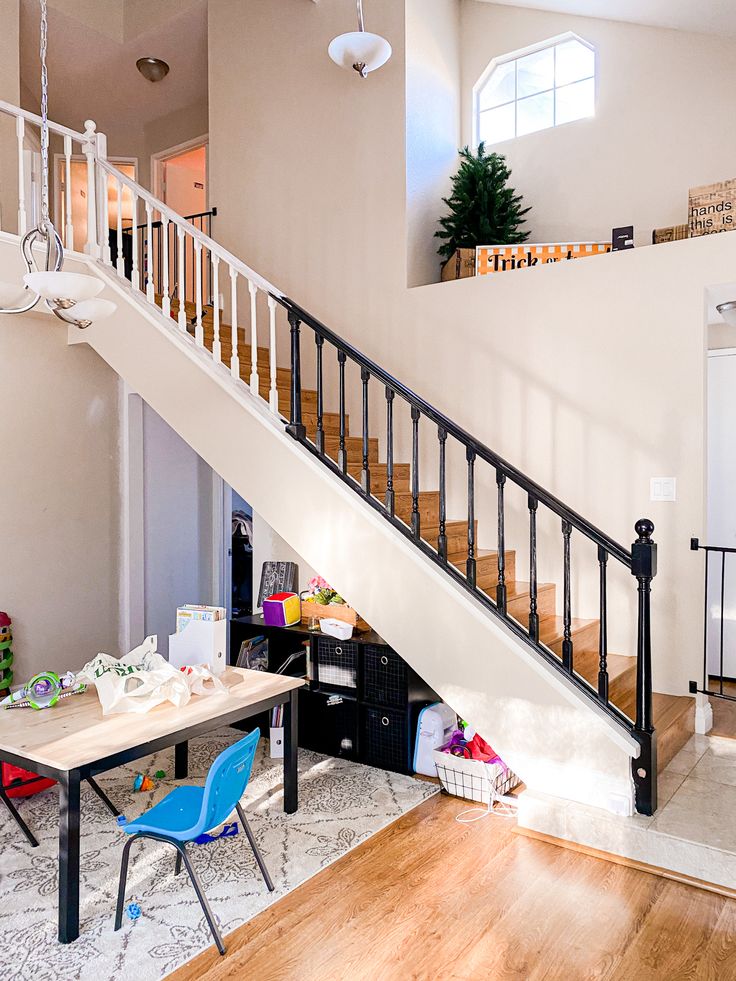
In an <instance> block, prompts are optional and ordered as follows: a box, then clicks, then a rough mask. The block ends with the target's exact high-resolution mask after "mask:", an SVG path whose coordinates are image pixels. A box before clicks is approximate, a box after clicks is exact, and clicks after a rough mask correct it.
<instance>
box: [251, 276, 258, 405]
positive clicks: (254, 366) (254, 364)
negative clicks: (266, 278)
mask: <svg viewBox="0 0 736 981" xmlns="http://www.w3.org/2000/svg"><path fill="white" fill-rule="evenodd" d="M248 292H249V293H250V390H251V393H252V394H253V395H258V381H259V379H258V324H257V322H256V316H257V313H256V307H257V302H256V301H257V300H258V287H257V286H256V284H255V283H253V282H251V281H250V280H248Z"/></svg>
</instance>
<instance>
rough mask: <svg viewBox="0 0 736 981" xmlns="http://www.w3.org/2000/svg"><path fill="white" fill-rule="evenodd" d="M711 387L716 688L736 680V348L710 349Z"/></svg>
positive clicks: (711, 641)
mask: <svg viewBox="0 0 736 981" xmlns="http://www.w3.org/2000/svg"><path fill="white" fill-rule="evenodd" d="M707 383H708V414H707V432H708V442H707V447H708V470H707V474H708V485H707V486H708V489H707V514H708V523H707V529H708V530H707V535H708V537H707V544H708V545H710V546H714V547H716V548H718V549H725V550H726V551H724V552H715V553H712V554H710V555H708V556H707V559H708V561H709V567H708V579H707V604H706V618H707V622H706V649H707V668H708V670H707V674H708V676H709V678H710V679H711V684H710V685H709V687H711V688H716V687H720V682H721V679H723V680H724V681H726V682H729V683H730V682H733V681H734V680H735V679H736V555H734V554H731V553H730V552H729V551H728V550H730V549H734V548H736V507H735V506H734V494H733V489H734V487H735V486H736V452H735V451H734V443H733V434H734V432H735V431H736V348H722V349H714V350H710V351H708V378H707ZM714 681H715V685H714V684H713V682H714ZM729 692H730V693H731V694H734V690H733V686H732V685H730V684H729Z"/></svg>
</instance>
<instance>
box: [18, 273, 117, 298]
mask: <svg viewBox="0 0 736 981" xmlns="http://www.w3.org/2000/svg"><path fill="white" fill-rule="evenodd" d="M23 282H24V283H25V284H26V285H27V286H28V287H29V289H32V290H33V292H34V293H38V294H40V295H41V296H42V297H43V298H44V299H45V300H51V301H52V302H54V301H55V300H57V301H58V300H70V301H71V302H72V303H79V302H80V301H81V300H89V299H91V298H92V297H93V296H97V294H98V293H99V292H100V291H101V290H103V289H104V287H105V284H104V283H103V282H102V280H100V279H97V278H96V277H95V276H85V275H84V274H83V273H69V272H32V273H26V275H25V276H24V277H23Z"/></svg>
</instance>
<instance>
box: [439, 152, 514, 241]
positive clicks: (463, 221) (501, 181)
mask: <svg viewBox="0 0 736 981" xmlns="http://www.w3.org/2000/svg"><path fill="white" fill-rule="evenodd" d="M460 156H461V158H462V162H461V164H460V168H459V170H458V172H457V173H456V174H455V176H454V177H453V178H452V194H451V195H450V197H449V198H443V199H442V200H443V201H444V203H445V204H446V205H447V207H448V208H449V209H450V214H449V215H447V216H446V217H445V218H440V220H439V224H440V225H441V226H442V228H441V230H440V231H437V232H435V236H436V237H437V238H441V239H443V242H442V245H441V246H440V247H439V248H438V249H437V251H438V252H439V254H440V255H441V256H442V258H443V259H444V260H447V259H449V258H450V257H451V256H452V255H453V254H454V253H455V250H456V249H469V248H473V249H474V248H475V247H476V246H477V245H516V244H517V243H519V242H526V240H527V239H528V238H529V232H524V231H521V230H520V227H521V225H523V224H525V219H524V215H526V214H527V213H528V212H529V211H531V208H522V207H521V203H522V201H523V198H522V196H521V195H520V194H517V193H516V191H515V190H514V188H513V187H507V186H506V181H507V180H508V179H509V177H510V176H511V171H510V170H509V168H508V167H507V166H506V158H505V157H504V156H503V155H502V154H500V153H486V149H485V144H484V143H479V144H478V152H477V153H473V152H472V150H470V148H469V147H467V146H466V147H464V148H463V149H462V150H460Z"/></svg>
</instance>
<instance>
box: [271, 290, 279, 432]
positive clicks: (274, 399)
mask: <svg viewBox="0 0 736 981" xmlns="http://www.w3.org/2000/svg"><path fill="white" fill-rule="evenodd" d="M268 334H269V337H268V354H269V366H270V368H271V388H270V391H269V393H268V404H269V407H270V409H271V412H275V413H276V415H278V414H279V391H278V389H277V388H276V373H277V369H276V300H274V298H273V297H272V296H269V298H268Z"/></svg>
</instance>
